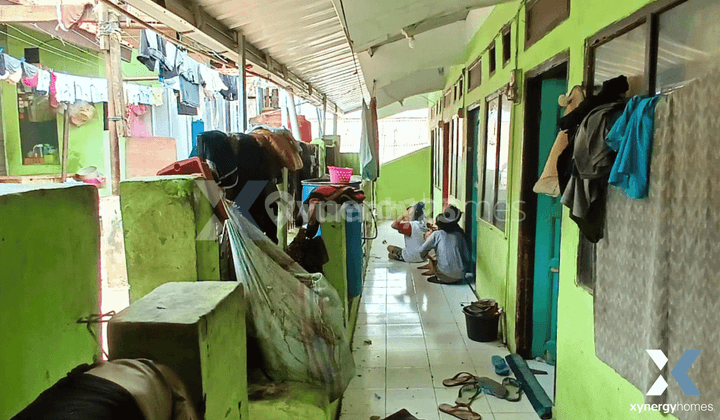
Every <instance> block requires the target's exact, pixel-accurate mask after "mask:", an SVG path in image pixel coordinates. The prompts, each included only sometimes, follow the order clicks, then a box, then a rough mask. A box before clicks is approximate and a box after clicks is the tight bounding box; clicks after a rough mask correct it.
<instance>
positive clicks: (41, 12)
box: [0, 5, 57, 23]
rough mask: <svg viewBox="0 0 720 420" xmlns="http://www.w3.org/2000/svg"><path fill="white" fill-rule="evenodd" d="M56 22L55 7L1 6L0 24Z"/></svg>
mask: <svg viewBox="0 0 720 420" xmlns="http://www.w3.org/2000/svg"><path fill="white" fill-rule="evenodd" d="M48 21H57V8H56V7H55V6H23V5H1V6H0V23H30V22H48Z"/></svg>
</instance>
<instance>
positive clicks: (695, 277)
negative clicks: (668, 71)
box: [595, 68, 720, 419]
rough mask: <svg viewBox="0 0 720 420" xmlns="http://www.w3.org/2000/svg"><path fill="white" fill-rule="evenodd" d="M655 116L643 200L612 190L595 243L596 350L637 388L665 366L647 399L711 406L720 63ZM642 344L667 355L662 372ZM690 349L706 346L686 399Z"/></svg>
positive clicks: (719, 281) (716, 388) (716, 390)
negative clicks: (678, 375)
mask: <svg viewBox="0 0 720 420" xmlns="http://www.w3.org/2000/svg"><path fill="white" fill-rule="evenodd" d="M655 116H656V118H655V137H654V147H653V153H652V162H651V174H650V194H649V197H648V198H646V199H643V200H635V199H631V198H628V197H627V195H625V193H624V191H622V190H620V189H618V188H615V187H610V188H609V193H608V200H607V222H606V235H605V239H604V240H602V241H601V242H600V243H598V245H597V273H596V274H597V283H596V288H595V351H596V354H597V356H598V358H600V360H602V361H603V362H605V363H607V364H608V365H609V366H610V367H612V368H613V369H615V371H617V372H618V373H619V374H620V375H621V376H622V377H624V378H625V379H627V380H628V381H629V382H631V383H632V384H633V385H635V386H636V387H637V388H638V389H639V390H641V391H642V392H643V394H645V393H646V392H647V391H648V390H649V389H650V387H651V386H652V384H653V383H654V382H655V380H656V379H657V377H658V375H659V374H661V373H662V375H663V376H664V378H665V379H666V381H667V383H668V385H669V387H668V389H667V391H666V392H665V393H664V394H663V395H661V396H659V397H647V398H646V400H647V402H648V403H664V402H667V403H671V404H673V403H682V404H714V406H715V410H716V411H717V410H720V404H718V403H720V377H719V375H718V372H719V370H720V350H719V348H720V69H719V68H715V69H714V70H713V71H712V72H711V73H709V74H708V75H706V76H704V77H703V78H701V79H699V80H696V81H693V82H691V83H690V84H688V85H687V86H685V87H683V88H682V89H679V90H677V91H675V92H673V93H671V94H669V95H668V96H666V97H665V98H663V99H662V100H661V101H660V102H659V104H658V106H657V108H656V115H655ZM646 349H659V350H662V351H663V352H664V353H665V354H666V355H667V357H668V359H669V360H668V363H667V365H666V367H665V368H664V369H663V371H662V372H660V371H659V370H658V368H657V366H656V365H655V363H654V362H652V360H651V359H650V357H649V356H648V354H647V353H646V351H645V350H646ZM688 349H699V350H702V352H701V353H700V356H699V357H698V359H697V360H696V361H695V363H694V364H693V365H692V367H691V368H690V370H689V371H688V375H689V376H690V378H691V379H692V380H693V382H694V383H695V385H696V386H697V387H698V389H699V391H700V392H701V393H702V395H701V396H686V395H685V394H684V393H683V391H682V389H681V388H680V387H679V386H678V384H677V382H676V381H675V379H674V378H673V377H672V376H671V375H670V370H671V369H672V368H673V367H674V366H675V364H676V363H677V362H678V360H680V357H681V356H682V355H683V353H684V352H685V350H688ZM638 403H640V401H638ZM675 415H676V416H677V417H679V418H681V419H707V418H717V417H716V416H717V414H716V413H707V412H680V413H678V412H676V413H675Z"/></svg>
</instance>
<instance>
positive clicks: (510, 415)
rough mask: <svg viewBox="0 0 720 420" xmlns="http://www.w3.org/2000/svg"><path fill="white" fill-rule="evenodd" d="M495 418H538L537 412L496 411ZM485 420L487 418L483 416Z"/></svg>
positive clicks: (517, 419)
mask: <svg viewBox="0 0 720 420" xmlns="http://www.w3.org/2000/svg"><path fill="white" fill-rule="evenodd" d="M494 416H495V420H538V419H539V417H538V415H537V414H536V413H495V414H494ZM483 420H485V418H484V417H483Z"/></svg>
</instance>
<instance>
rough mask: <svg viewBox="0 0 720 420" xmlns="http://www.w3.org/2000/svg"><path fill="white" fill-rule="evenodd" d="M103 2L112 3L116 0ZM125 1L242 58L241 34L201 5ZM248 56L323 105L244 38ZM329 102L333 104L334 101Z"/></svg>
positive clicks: (167, 0)
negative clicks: (239, 44) (239, 52)
mask: <svg viewBox="0 0 720 420" xmlns="http://www.w3.org/2000/svg"><path fill="white" fill-rule="evenodd" d="M102 1H104V2H111V1H113V0H102ZM115 1H116V0H115ZM124 3H125V4H127V5H129V6H131V7H133V8H135V9H137V10H139V11H140V12H142V13H143V14H145V15H148V16H150V17H151V18H153V19H154V20H156V21H158V22H162V23H164V24H165V25H167V26H168V27H170V28H172V29H173V30H175V31H176V32H179V33H181V34H184V35H183V37H184V38H188V39H191V40H193V41H195V42H197V43H198V44H200V45H203V46H205V47H206V48H208V49H210V50H213V51H215V52H218V53H220V52H222V54H223V55H224V56H226V57H228V58H229V59H231V60H233V61H235V62H236V63H238V62H239V61H240V57H239V54H238V51H239V49H238V39H237V35H238V33H237V32H236V31H235V30H231V29H230V28H228V27H227V26H225V25H224V24H223V23H222V22H219V21H218V20H216V19H215V18H213V17H212V16H210V15H209V14H208V13H207V12H206V11H205V10H204V9H203V8H202V7H201V6H199V5H196V6H192V3H189V2H183V1H181V0H165V1H164V7H163V6H162V5H160V4H158V3H155V2H154V1H152V0H124ZM188 7H191V8H188ZM245 55H246V57H245V59H246V61H247V62H248V63H251V64H252V65H253V66H255V67H257V68H256V69H253V71H255V72H256V73H265V74H264V76H267V77H268V78H270V79H271V80H272V81H273V82H275V83H278V84H279V85H281V86H283V85H284V86H285V87H286V88H289V89H292V90H293V92H294V93H295V94H296V95H298V96H301V97H303V98H304V99H306V100H308V101H310V102H312V103H313V104H316V105H318V106H320V105H322V102H323V94H322V93H321V92H319V91H318V90H317V89H315V88H312V86H311V85H310V84H309V83H307V82H306V81H303V79H302V78H301V77H299V76H297V75H296V74H294V73H292V72H290V71H289V70H287V68H285V66H284V65H283V64H281V63H280V62H278V61H277V60H275V59H274V58H272V57H271V56H270V55H269V54H267V53H265V52H263V51H261V50H260V49H259V48H257V47H255V46H254V45H252V44H251V43H249V42H247V41H245ZM258 68H259V69H258ZM330 104H333V105H334V103H332V102H330Z"/></svg>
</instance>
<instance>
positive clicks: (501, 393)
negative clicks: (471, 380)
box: [477, 376, 508, 399]
mask: <svg viewBox="0 0 720 420" xmlns="http://www.w3.org/2000/svg"><path fill="white" fill-rule="evenodd" d="M505 379H507V378H505ZM477 382H478V385H480V387H481V388H482V390H483V392H484V393H486V394H488V395H492V396H493V397H497V398H500V399H505V397H507V395H508V389H507V388H505V385H503V384H501V383H500V382H498V381H495V380H493V379H490V378H487V377H485V376H483V377H480V378H477Z"/></svg>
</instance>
